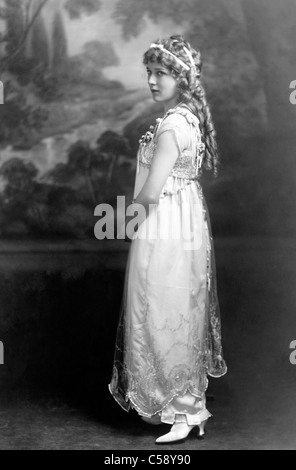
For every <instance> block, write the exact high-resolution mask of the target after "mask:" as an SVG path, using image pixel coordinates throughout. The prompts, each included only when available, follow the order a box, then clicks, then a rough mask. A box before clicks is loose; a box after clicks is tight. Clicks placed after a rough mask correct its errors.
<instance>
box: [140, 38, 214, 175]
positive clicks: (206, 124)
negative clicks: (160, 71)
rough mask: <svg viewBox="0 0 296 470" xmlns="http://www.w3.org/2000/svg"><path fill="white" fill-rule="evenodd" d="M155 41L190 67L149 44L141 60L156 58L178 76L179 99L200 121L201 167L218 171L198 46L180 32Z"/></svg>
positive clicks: (150, 60) (211, 121) (152, 60)
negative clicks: (194, 45)
mask: <svg viewBox="0 0 296 470" xmlns="http://www.w3.org/2000/svg"><path fill="white" fill-rule="evenodd" d="M155 44H158V45H162V46H163V47H164V48H165V49H166V50H167V51H169V52H171V53H172V54H173V55H174V56H176V57H177V58H178V59H180V60H181V61H182V62H184V63H185V64H186V65H188V67H190V68H189V70H185V68H184V67H182V65H181V64H180V63H179V62H178V61H177V60H176V59H174V57H173V56H172V55H171V54H168V53H167V52H166V51H165V50H162V49H160V48H156V47H153V46H152V47H150V48H149V49H148V51H147V52H145V54H144V58H143V63H144V64H145V65H147V64H148V62H158V63H161V64H162V65H163V66H164V67H166V68H167V69H168V70H170V72H171V74H172V76H173V77H174V78H175V79H176V80H177V83H178V91H179V96H178V99H179V102H182V103H184V104H186V105H187V107H188V108H189V109H190V110H191V111H192V112H193V114H195V115H196V116H197V117H198V119H199V123H200V131H201V135H202V139H203V142H204V144H205V154H204V159H203V163H202V167H203V168H204V169H206V170H211V171H213V173H214V176H217V174H218V164H219V154H218V147H217V140H216V130H215V126H214V123H213V119H212V114H211V111H210V107H209V105H208V102H207V98H206V94H205V90H204V88H203V86H202V84H201V81H200V77H201V71H202V60H201V54H200V51H199V50H198V49H193V47H191V45H190V43H189V42H188V41H186V40H185V39H184V38H183V36H181V35H173V36H171V37H169V38H168V39H158V40H157V41H156V42H155ZM184 48H187V50H188V51H189V52H190V54H191V56H192V58H193V61H194V64H195V66H193V64H191V62H190V59H189V57H188V54H187V53H186V50H185V49H184Z"/></svg>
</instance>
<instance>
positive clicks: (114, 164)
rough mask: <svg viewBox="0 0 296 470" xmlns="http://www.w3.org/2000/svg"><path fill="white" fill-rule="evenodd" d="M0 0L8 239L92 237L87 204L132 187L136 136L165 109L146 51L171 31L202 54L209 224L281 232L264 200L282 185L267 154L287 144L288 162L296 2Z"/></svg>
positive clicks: (3, 205)
mask: <svg viewBox="0 0 296 470" xmlns="http://www.w3.org/2000/svg"><path fill="white" fill-rule="evenodd" d="M267 4H268V10H266V8H265V7H266V5H267ZM0 7H1V9H0V32H1V36H0V41H1V42H0V55H1V69H0V72H1V81H2V82H3V83H4V88H5V103H4V105H1V107H0V113H1V114H0V178H1V180H0V191H1V192H0V236H1V238H2V239H3V240H5V239H8V240H12V239H22V240H27V239H33V240H34V239H52V238H62V239H63V238H67V239H68V238H74V239H91V238H93V237H94V233H93V228H94V225H95V218H94V209H95V207H96V205H98V204H100V203H101V202H105V203H110V204H112V205H113V206H115V204H116V197H117V196H118V195H126V196H127V198H130V197H131V195H132V188H133V183H134V173H135V161H136V152H137V143H138V140H139V137H140V136H141V134H142V133H143V132H144V131H145V130H146V129H147V127H148V126H149V125H150V124H153V122H154V119H155V118H156V117H157V116H159V115H160V114H161V109H159V108H157V107H155V106H154V105H153V102H152V100H151V97H150V96H149V93H148V90H147V89H146V87H145V79H144V78H143V73H144V71H143V70H142V71H141V72H140V70H141V58H142V53H143V52H144V51H145V48H147V47H148V46H149V43H150V42H151V41H152V40H153V39H156V37H158V36H163V35H165V34H168V32H169V31H170V33H176V32H177V33H182V34H184V36H185V37H186V38H188V40H189V41H191V43H192V44H193V45H195V46H196V47H199V48H200V49H201V50H202V53H203V56H204V63H205V64H204V82H205V87H206V89H207V92H208V98H209V101H210V103H211V106H212V110H213V114H214V118H215V122H216V126H217V130H218V136H219V146H220V150H221V157H222V162H223V165H221V172H220V178H219V179H218V180H215V181H213V180H212V179H211V178H207V177H205V179H204V187H205V191H206V192H207V189H209V191H208V192H209V196H208V198H209V205H210V206H211V212H212V213H213V223H214V226H215V230H216V232H217V233H218V234H225V233H227V231H228V230H231V232H232V233H234V234H240V233H243V232H244V230H246V229H247V228H248V229H251V231H254V232H260V233H261V232H263V233H268V232H269V231H270V230H274V229H279V228H280V217H281V215H282V211H281V209H280V207H279V204H277V202H276V200H275V201H274V202H275V204H274V206H273V207H272V214H271V213H270V210H271V209H270V207H267V203H266V202H267V201H268V200H269V201H270V197H274V190H273V188H274V185H276V186H277V187H281V188H282V187H283V186H282V185H283V184H284V179H285V178H286V173H285V171H283V170H282V169H280V171H278V167H277V163H276V159H277V156H278V150H279V148H282V149H283V148H284V149H285V150H284V154H283V155H282V158H283V159H284V161H283V166H282V165H281V168H283V167H287V166H288V165H289V164H290V156H289V155H290V151H289V149H290V147H291V143H292V140H293V137H292V135H293V134H292V130H293V129H294V128H295V108H293V107H292V106H291V105H290V103H289V102H288V86H289V83H290V82H291V80H292V79H293V78H295V77H293V64H292V55H293V48H294V46H293V45H294V43H295V39H296V38H295V27H294V21H293V17H292V16H291V14H290V13H291V12H292V11H294V12H295V5H294V6H293V2H290V0H286V2H284V3H283V6H281V7H280V8H279V6H278V5H277V3H276V2H275V1H269V2H266V1H264V0H256V1H255V0H250V1H248V2H244V1H240V0H224V1H223V2H221V1H218V0H210V1H209V0H190V1H186V2H176V1H175V0H171V1H168V2H165V3H164V2H154V1H141V2H138V1H137V0H130V1H128V2H126V1H123V0H117V1H116V0H112V1H109V2H108V1H106V0H105V1H102V0H63V1H57V0H22V1H20V0H0ZM279 15H280V18H281V21H277V17H278V16H279ZM107 20H108V21H109V23H108V24H110V25H112V28H113V29H112V28H109V30H108V31H109V33H107V32H106V29H105V30H104V24H105V23H106V21H107ZM100 29H101V30H102V31H104V33H102V36H100V34H99V31H100ZM76 31H77V33H76ZM110 31H113V33H112V32H110ZM114 31H116V34H115V33H114ZM90 32H91V34H90ZM108 34H109V35H108ZM112 34H113V35H112ZM155 36H156V37H155ZM91 38H92V39H91ZM90 39H91V40H90ZM76 43H77V44H76ZM138 43H139V44H143V50H142V51H140V53H139V50H138V48H137V44H138ZM75 44H76V45H75ZM125 51H127V53H126V52H125ZM126 57H128V58H129V60H127V59H126ZM131 64H132V65H131ZM133 64H135V65H134V69H133V68H132V67H133ZM136 66H137V67H138V68H136ZM134 70H135V71H134ZM137 74H138V76H137ZM141 74H142V75H141ZM137 77H138V79H137ZM283 146H284V147H283ZM281 153H283V152H281ZM266 172H267V173H268V175H269V176H268V184H265V183H264V184H262V181H263V180H264V178H265V174H266ZM288 184H290V183H288ZM251 194H252V195H254V194H255V197H254V198H253V199H251V198H250V195H251ZM254 217H255V219H254ZM250 218H253V223H252V224H251V227H250ZM262 218H263V219H264V223H262ZM271 220H272V225H271V226H270V222H271Z"/></svg>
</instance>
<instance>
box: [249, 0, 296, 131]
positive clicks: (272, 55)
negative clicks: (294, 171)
mask: <svg viewBox="0 0 296 470" xmlns="http://www.w3.org/2000/svg"><path fill="white" fill-rule="evenodd" d="M241 5H242V9H243V12H244V17H245V23H246V26H247V31H248V35H249V40H250V44H251V47H252V50H253V53H254V56H255V58H256V60H257V63H258V66H259V68H260V72H261V78H262V82H263V86H264V91H265V96H266V101H267V107H268V115H269V118H270V127H271V131H272V133H276V134H284V133H287V134H290V133H291V132H292V131H293V132H294V131H295V126H296V112H295V109H294V107H293V106H291V105H290V103H289V99H288V96H289V90H288V89H289V84H290V82H291V80H292V79H294V78H295V43H296V28H295V18H296V2H295V0H285V1H284V2H278V1H277V0H241Z"/></svg>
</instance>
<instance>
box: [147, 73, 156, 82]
mask: <svg viewBox="0 0 296 470" xmlns="http://www.w3.org/2000/svg"><path fill="white" fill-rule="evenodd" d="M148 83H149V85H155V83H156V81H155V77H154V75H153V74H151V75H150V76H149V78H148Z"/></svg>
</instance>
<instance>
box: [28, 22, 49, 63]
mask: <svg viewBox="0 0 296 470" xmlns="http://www.w3.org/2000/svg"><path fill="white" fill-rule="evenodd" d="M31 50H32V55H33V57H34V59H36V61H37V62H38V64H40V65H41V66H42V68H43V69H47V68H48V67H49V60H50V59H49V41H48V37H47V32H46V28H45V23H44V19H43V16H42V15H39V17H38V19H37V20H36V22H35V23H34V26H33V29H32V36H31Z"/></svg>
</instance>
